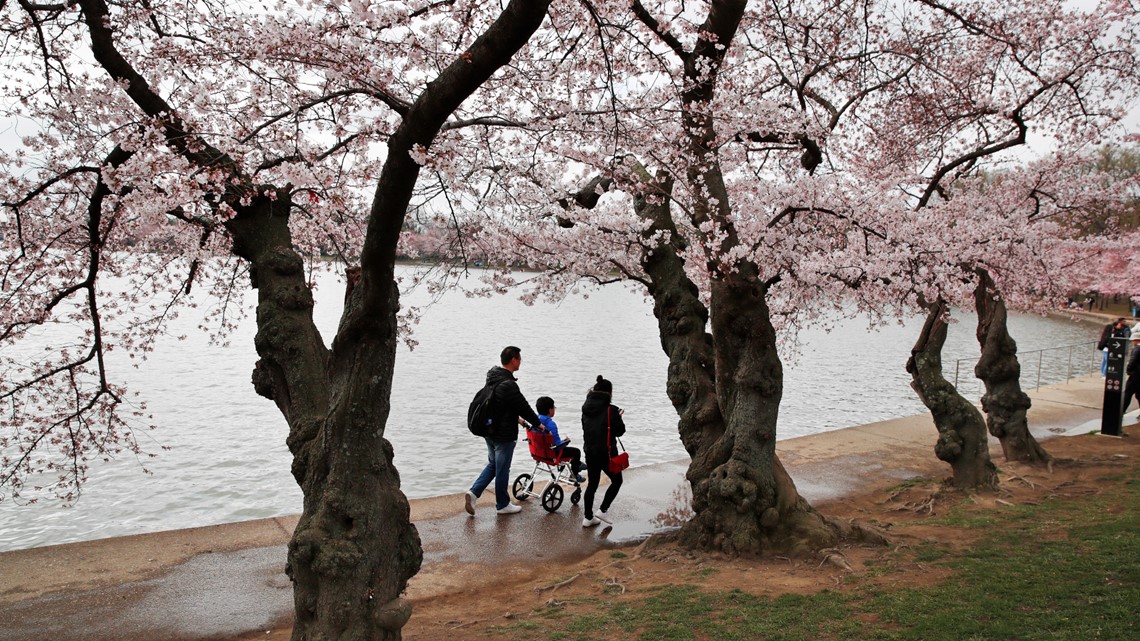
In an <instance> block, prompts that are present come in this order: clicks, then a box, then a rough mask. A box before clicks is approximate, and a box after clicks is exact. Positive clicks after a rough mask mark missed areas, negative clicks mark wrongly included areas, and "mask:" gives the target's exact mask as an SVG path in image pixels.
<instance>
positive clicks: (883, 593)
mask: <svg viewBox="0 0 1140 641" xmlns="http://www.w3.org/2000/svg"><path fill="white" fill-rule="evenodd" d="M1111 490H1112V491H1111V492H1106V493H1105V494H1102V495H1100V496H1094V497H1084V498H1080V499H1074V500H1070V501H1064V502H1057V501H1054V502H1048V503H1043V504H1041V505H1037V506H1018V507H1011V508H1008V509H1004V510H1000V511H995V512H992V513H987V514H985V515H979V514H977V513H972V512H971V511H969V510H967V509H964V508H962V509H955V510H952V511H951V512H950V514H949V515H948V516H946V517H943V518H942V519H941V520H940V521H939V522H940V523H941V525H942V527H946V528H969V529H976V530H978V532H979V534H980V535H981V540H980V541H979V542H978V543H976V544H974V545H972V546H969V548H968V549H966V550H964V551H954V550H951V549H948V548H945V547H942V546H938V545H936V544H935V545H922V546H917V547H914V548H904V549H903V550H902V551H900V552H896V553H891V552H884V558H885V559H890V560H889V561H884V562H881V563H876V564H873V565H872V566H871V567H869V568H868V571H867V572H865V573H863V576H862V577H860V576H859V575H855V576H853V577H851V578H852V579H854V580H852V581H849V582H848V584H847V585H848V588H847V589H846V590H845V591H844V592H842V593H840V592H835V591H831V590H827V589H823V590H821V591H820V592H818V593H815V594H811V595H796V594H786V595H782V596H779V597H776V598H769V597H765V596H756V595H752V594H748V593H746V592H742V591H740V590H717V589H715V583H716V581H715V577H713V578H712V579H710V580H709V581H708V582H707V583H706V586H705V587H693V586H691V585H667V586H658V587H654V588H650V589H645V590H643V591H641V592H639V593H635V594H633V595H632V598H629V596H630V595H627V597H626V598H622V599H618V598H616V596H615V595H609V594H607V595H604V596H601V597H598V598H591V599H577V600H572V601H570V602H569V607H570V608H572V610H573V612H574V614H573V615H568V614H567V613H566V612H561V611H554V610H552V609H549V608H542V609H539V610H536V611H534V612H533V613H532V614H531V617H530V618H529V619H528V620H526V621H525V622H523V623H519V624H514V625H508V626H502V627H499V628H497V629H496V631H497V632H499V633H501V634H502V635H503V636H504V637H507V638H517V639H529V638H549V639H557V640H560V641H594V640H597V639H615V640H616V639H621V640H622V641H625V640H628V639H638V640H644V641H651V640H652V641H657V640H661V641H674V640H676V641H690V640H691V641H704V640H710V641H711V640H724V641H733V640H737V639H740V640H744V639H748V640H764V641H800V640H803V639H812V640H820V641H840V640H847V639H858V640H860V641H864V640H865V641H1070V640H1071V641H1085V640H1092V639H1096V640H1104V641H1115V640H1119V641H1125V640H1129V639H1140V508H1138V507H1137V506H1140V478H1138V477H1137V475H1136V473H1132V474H1130V475H1129V476H1128V478H1127V480H1125V481H1123V482H1122V483H1121V484H1120V485H1118V486H1114V487H1113V488H1111ZM931 522H933V521H931ZM913 562H917V563H922V564H926V565H936V566H941V567H945V568H948V569H949V570H950V572H949V577H948V578H947V579H945V580H943V581H942V582H940V583H938V584H937V585H933V586H929V587H918V588H916V587H905V588H898V587H892V585H893V584H892V582H891V580H890V575H891V573H892V572H895V571H896V570H894V568H895V567H899V566H900V565H903V564H907V563H913ZM634 587H635V586H634ZM583 610H585V611H584V612H583ZM536 625H537V627H535V626H536Z"/></svg>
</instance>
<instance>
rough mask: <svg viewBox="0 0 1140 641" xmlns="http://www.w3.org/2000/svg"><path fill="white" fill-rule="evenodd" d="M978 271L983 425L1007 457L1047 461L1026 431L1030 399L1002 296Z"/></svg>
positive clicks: (1034, 462)
mask: <svg viewBox="0 0 1140 641" xmlns="http://www.w3.org/2000/svg"><path fill="white" fill-rule="evenodd" d="M977 273H978V284H977V286H976V287H975V288H974V306H975V308H976V309H977V312H978V330H977V336H978V344H979V345H980V346H981V348H982V357H981V358H980V359H978V364H977V365H975V366H974V375H975V376H977V377H978V378H979V379H981V380H982V382H983V383H985V386H986V393H985V395H983V396H982V411H984V412H985V413H986V427H987V428H989V431H990V434H991V435H993V436H994V437H996V438H997V439H998V440H999V441H1001V449H1002V453H1003V454H1004V455H1005V459H1006V460H1007V461H1020V462H1022V463H1029V464H1031V465H1042V466H1043V465H1048V464H1049V462H1050V461H1051V460H1052V457H1051V456H1049V453H1048V452H1046V451H1045V450H1044V448H1042V447H1041V445H1040V444H1039V443H1038V442H1037V439H1035V438H1033V434H1031V433H1030V432H1029V423H1028V421H1027V420H1026V416H1025V414H1026V412H1027V411H1029V407H1030V405H1031V404H1032V403H1031V401H1030V400H1029V395H1028V394H1026V393H1025V392H1023V391H1022V390H1021V383H1020V379H1021V364H1020V363H1018V361H1017V342H1016V341H1014V340H1013V337H1012V336H1010V335H1009V330H1008V328H1007V326H1006V319H1007V313H1006V307H1005V300H1003V299H1002V296H1001V292H999V291H998V290H997V286H996V285H995V284H994V281H993V278H991V277H990V274H989V272H987V271H986V270H984V269H978V270H977Z"/></svg>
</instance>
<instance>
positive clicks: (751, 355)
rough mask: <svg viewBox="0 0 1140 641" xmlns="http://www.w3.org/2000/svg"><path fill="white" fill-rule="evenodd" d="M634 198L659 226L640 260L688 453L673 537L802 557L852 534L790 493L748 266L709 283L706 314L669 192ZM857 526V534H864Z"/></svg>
mask: <svg viewBox="0 0 1140 641" xmlns="http://www.w3.org/2000/svg"><path fill="white" fill-rule="evenodd" d="M658 185H659V186H662V187H663V189H662V191H663V192H664V193H665V194H666V196H665V197H661V196H660V194H657V195H656V196H655V197H650V198H648V199H647V198H638V199H637V202H636V207H637V210H638V213H639V214H640V215H641V216H642V217H643V218H646V219H647V220H650V221H651V222H652V223H653V225H652V226H651V227H650V229H648V230H647V232H646V233H647V237H648V236H651V235H653V234H655V233H658V232H667V233H668V236H669V238H670V241H669V242H666V243H664V244H659V245H657V246H655V247H652V249H651V250H650V251H648V252H647V253H646V254H645V257H644V258H643V260H642V266H643V268H644V270H645V272H646V275H647V276H648V279H647V281H648V282H647V285H648V288H649V292H650V294H651V295H652V297H653V301H654V305H653V313H654V315H655V316H656V317H657V324H658V328H659V330H660V333H661V346H662V348H663V349H664V351H665V353H666V354H667V355H668V356H669V371H668V380H667V393H668V395H669V399H670V400H671V401H672V402H673V407H674V408H675V409H676V410H677V413H678V415H679V416H680V421H679V423H678V429H679V431H680V435H681V441H682V443H683V444H684V446H685V449H686V450H687V451H688V453H689V456H690V457H692V463H691V464H690V465H689V469H688V472H687V474H686V478H687V480H688V481H689V484H690V486H691V487H692V491H693V503H692V508H693V512H694V516H693V518H692V519H691V520H690V521H689V522H687V523H686V524H685V525H684V526H682V529H681V532H680V542H681V543H682V544H683V545H688V546H691V547H695V548H701V549H713V550H720V551H723V552H726V553H729V554H742V555H755V554H759V553H761V552H771V551H781V552H790V553H794V554H806V553H809V552H812V551H816V550H819V549H822V548H826V547H831V546H833V545H834V544H835V542H836V540H837V539H838V537H839V536H840V535H843V534H850V533H852V530H851V529H850V528H848V527H845V525H844V524H840V523H832V522H829V521H827V520H825V519H824V518H822V517H821V516H820V515H819V514H818V513H817V512H816V511H815V510H814V509H813V508H812V507H811V505H810V504H809V503H808V502H807V501H806V500H805V499H804V498H803V497H801V496H800V495H799V493H798V492H797V491H796V487H795V483H793V482H792V479H791V477H790V476H789V475H788V474H787V472H786V471H785V470H784V467H783V466H782V465H781V464H780V460H779V459H778V458H777V457H776V417H777V412H778V410H779V404H780V397H781V394H782V391H783V370H782V367H781V364H780V359H779V356H778V355H777V353H776V335H775V331H774V329H773V328H772V324H771V322H770V318H769V311H768V306H767V303H766V300H765V295H766V287H765V286H764V285H763V284H762V283H760V282H759V280H758V279H757V277H756V273H755V270H754V269H742V270H741V271H740V272H739V273H735V274H733V275H732V276H729V277H721V278H718V279H716V281H715V282H714V284H713V291H712V309H713V313H712V325H711V327H712V333H711V334H710V333H709V332H707V331H706V323H707V321H708V320H709V312H708V309H706V307H705V305H704V304H702V303H701V301H700V299H699V298H698V290H697V286H696V285H695V284H694V283H693V282H692V281H691V280H690V279H689V278H688V276H687V275H686V274H685V271H684V260H683V259H682V258H681V257H680V256H679V255H678V250H679V243H680V242H681V240H680V236H678V235H677V230H676V227H675V226H674V223H673V220H672V218H671V214H670V212H669V209H670V208H669V200H668V196H667V194H668V193H669V191H670V190H671V189H670V187H671V185H670V182H669V181H668V179H666V178H664V177H663V176H662V177H659V181H658ZM859 532H861V533H863V531H862V530H859Z"/></svg>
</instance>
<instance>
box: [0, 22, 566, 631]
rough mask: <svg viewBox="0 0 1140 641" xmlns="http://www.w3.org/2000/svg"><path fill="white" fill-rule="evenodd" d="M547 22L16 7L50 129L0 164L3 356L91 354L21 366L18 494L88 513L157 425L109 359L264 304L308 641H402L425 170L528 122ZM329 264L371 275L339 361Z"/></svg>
mask: <svg viewBox="0 0 1140 641" xmlns="http://www.w3.org/2000/svg"><path fill="white" fill-rule="evenodd" d="M549 4H550V3H549V2H543V1H536V0H513V1H511V2H508V3H504V4H502V5H500V4H499V3H493V6H491V5H489V4H488V3H480V2H463V1H460V0H442V1H439V2H407V3H403V2H354V3H351V5H342V4H341V3H333V2H306V3H297V4H296V5H294V4H292V3H289V2H282V3H278V4H276V5H275V6H274V7H271V8H270V7H263V6H260V5H258V4H256V3H253V4H244V3H226V2H215V1H214V0H205V1H203V2H195V3H159V4H153V3H148V2H137V3H108V2H106V1H105V0H76V1H75V2H67V3H41V2H31V1H21V2H14V3H3V4H2V5H0V6H2V10H3V13H2V14H0V16H2V17H0V29H3V32H4V34H5V36H6V45H5V49H4V52H3V56H4V59H5V67H4V73H5V77H4V80H5V91H6V92H7V96H6V97H7V100H8V102H7V103H6V104H7V105H8V115H9V117H13V118H17V119H20V120H19V122H21V123H28V122H31V123H33V126H34V127H36V131H35V133H32V134H29V135H26V136H25V137H24V139H23V148H22V150H19V151H15V152H8V153H5V154H4V156H3V157H2V159H0V161H2V162H3V165H4V168H5V184H4V188H3V194H2V196H0V200H2V201H3V205H4V211H5V219H4V227H3V233H4V239H5V247H4V250H3V254H2V256H3V276H2V278H3V280H2V281H0V292H2V296H3V305H2V310H3V311H2V312H0V341H3V342H4V343H5V344H6V345H10V344H13V343H17V342H19V341H21V340H24V339H27V338H31V336H30V335H31V334H34V333H35V332H36V330H37V328H40V327H44V326H46V325H52V324H57V323H66V324H70V325H73V326H76V327H79V328H80V329H79V332H78V335H77V336H74V337H69V339H71V340H72V341H74V342H72V343H70V344H69V345H65V346H63V348H62V349H60V350H59V351H58V352H56V353H55V355H54V356H49V358H47V359H46V360H42V361H41V362H39V363H28V362H20V361H18V360H17V359H16V358H14V357H13V358H9V357H8V356H7V353H6V355H5V362H4V366H5V369H4V371H3V375H2V378H0V398H2V399H3V401H4V403H5V406H6V411H5V414H4V418H3V419H0V421H2V423H0V430H2V431H0V450H2V455H3V457H4V458H3V461H2V468H0V482H2V484H3V486H4V487H6V488H7V489H8V491H9V492H11V493H12V494H13V495H18V494H19V493H20V492H24V491H27V490H30V489H34V488H31V487H27V486H26V485H25V481H27V480H28V479H32V482H33V483H34V484H38V483H40V481H39V480H38V479H40V478H42V475H43V474H45V473H46V474H47V475H48V482H47V484H48V486H49V487H48V489H54V490H55V491H57V492H59V493H61V494H64V495H68V494H73V493H74V491H75V489H76V488H77V486H78V485H79V484H80V483H81V482H82V481H83V479H84V477H85V474H86V469H87V465H88V461H89V460H90V459H92V458H98V457H108V456H113V455H114V454H116V453H118V452H121V451H122V450H123V449H127V450H137V449H138V445H137V440H136V439H134V437H133V432H132V431H131V430H132V429H133V428H134V427H136V426H137V420H138V419H139V418H145V417H139V416H135V415H134V414H133V413H132V410H131V409H130V405H129V403H128V401H129V396H128V391H127V390H125V389H124V388H123V387H122V386H121V385H118V384H116V383H115V382H114V381H115V372H114V370H113V369H112V368H111V367H110V366H109V365H108V361H107V359H106V356H107V354H108V352H110V351H111V350H114V349H122V350H131V351H135V352H138V353H140V354H144V353H145V352H146V351H147V350H148V349H149V348H150V346H151V344H152V342H153V340H154V337H155V336H156V335H157V334H158V333H159V332H162V331H163V330H164V328H165V326H166V323H167V321H168V320H169V318H170V317H171V316H172V315H173V314H175V313H177V311H178V310H179V309H180V306H182V305H183V304H185V303H186V301H187V299H188V297H189V296H190V293H191V290H192V288H194V287H200V286H205V287H207V288H209V290H210V293H211V299H212V300H214V301H216V302H218V301H220V302H218V307H219V308H220V309H222V310H227V309H229V306H227V305H226V301H228V300H232V299H233V297H235V296H239V295H240V291H241V289H242V288H244V287H248V286H252V287H253V288H254V289H255V290H256V292H257V328H258V329H257V335H256V338H255V346H256V348H257V352H258V356H259V360H258V361H257V364H256V367H255V369H254V372H253V384H254V387H255V389H256V390H257V392H258V393H259V394H261V395H263V396H265V397H267V398H269V399H272V400H273V401H274V402H275V403H276V404H277V406H278V408H279V409H280V410H281V413H282V415H283V416H284V418H285V420H286V422H287V423H288V426H289V436H288V445H289V448H290V450H291V451H292V453H293V456H294V459H293V470H292V471H293V474H294V476H295V478H296V480H297V482H298V483H299V484H300V486H301V488H302V490H303V493H304V510H303V513H302V515H301V519H300V523H299V524H298V526H297V528H296V530H295V532H294V533H293V537H292V540H291V541H290V544H289V553H288V554H289V558H288V566H287V571H288V574H289V576H290V577H291V579H292V581H293V583H294V594H295V604H296V623H295V628H294V633H293V634H294V638H296V639H398V638H399V637H400V630H401V628H402V626H403V625H404V623H405V622H406V621H407V618H408V616H409V615H410V612H411V606H410V604H409V603H408V602H407V601H405V600H403V599H401V598H400V594H401V593H402V592H403V590H404V589H405V587H406V585H407V582H408V579H409V578H410V577H411V576H412V575H414V574H415V573H416V571H417V570H418V569H419V566H420V563H421V558H422V551H421V548H420V541H419V536H418V534H417V532H416V529H415V527H414V526H413V525H412V524H411V523H410V521H409V507H408V502H407V500H406V498H405V496H404V495H403V493H402V492H401V491H400V480H399V475H398V473H397V471H396V469H395V467H394V466H393V464H392V455H393V452H392V447H391V445H390V444H389V442H388V441H387V440H386V439H385V438H384V432H385V427H386V422H387V418H388V411H389V396H390V392H391V385H392V377H393V375H394V373H393V367H394V360H395V346H396V340H397V334H398V319H397V311H398V310H399V300H398V294H397V289H396V285H395V280H394V260H395V256H396V248H397V244H398V241H399V238H400V232H401V229H402V227H403V224H404V221H405V219H406V215H407V212H408V210H409V208H410V207H412V201H413V198H414V197H415V190H416V185H417V181H418V179H419V177H420V176H421V174H423V173H424V170H423V166H424V164H425V162H424V157H425V155H426V154H427V153H428V152H429V151H440V148H443V150H446V148H447V146H448V145H449V144H450V142H451V141H453V140H458V139H461V138H462V137H463V136H464V135H465V133H464V132H465V131H466V130H467V129H469V128H480V127H487V126H494V125H499V124H506V123H509V122H510V120H509V119H508V118H505V117H504V115H503V114H505V113H507V108H508V107H509V105H510V104H512V103H513V102H514V99H513V97H512V96H513V94H514V92H516V90H517V89H516V88H517V87H519V86H520V85H522V84H523V82H522V79H521V78H520V76H521V75H523V71H522V70H521V69H520V68H517V67H511V66H509V65H508V63H509V62H510V61H511V58H512V56H514V55H515V54H516V53H518V52H519V50H520V49H522V48H523V47H525V46H527V43H528V40H530V39H531V37H532V36H533V35H534V33H535V32H536V31H537V30H538V29H539V27H540V25H541V24H542V23H543V22H544V20H545V19H546V14H547V9H548V6H549ZM540 41H541V39H539V42H536V43H535V44H534V46H535V47H536V49H535V51H538V50H540V49H541V48H542V47H543V46H544V44H543V43H541V42H540ZM554 41H556V39H554ZM541 58H542V56H541V55H539V54H537V53H536V54H535V56H534V59H536V60H541ZM555 60H557V58H555ZM368 191H371V192H372V195H371V197H368V196H367V195H366V194H367V193H368ZM321 250H325V251H335V252H336V253H337V254H339V255H341V256H343V257H345V258H346V259H347V260H349V261H350V262H352V263H353V266H354V267H355V268H356V269H354V270H353V272H354V274H356V275H357V277H356V278H355V279H352V280H351V281H350V282H351V286H350V287H349V291H348V292H347V293H346V302H345V309H344V312H343V316H342V317H341V322H340V326H339V328H338V330H337V333H336V336H335V337H334V338H333V340H332V342H331V345H327V346H326V344H325V342H324V340H323V339H322V337H321V336H320V334H319V333H318V331H317V329H316V327H315V325H314V324H313V315H312V307H313V297H312V291H311V284H310V282H309V279H308V277H307V271H306V268H305V263H306V260H307V259H316V258H318V257H319V253H320V251H321ZM115 279H118V280H122V281H126V283H127V286H126V287H124V288H123V289H124V290H125V292H126V293H122V294H119V293H116V291H115V288H114V287H108V286H106V285H105V283H107V282H108V281H113V280H115ZM221 313H222V314H224V313H226V312H225V311H223V312H221ZM215 320H218V321H219V322H220V323H221V324H222V325H223V329H224V324H225V318H224V316H221V317H218V318H217V319H215ZM37 475H39V476H37Z"/></svg>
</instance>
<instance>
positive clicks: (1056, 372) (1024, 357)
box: [954, 341, 1102, 395]
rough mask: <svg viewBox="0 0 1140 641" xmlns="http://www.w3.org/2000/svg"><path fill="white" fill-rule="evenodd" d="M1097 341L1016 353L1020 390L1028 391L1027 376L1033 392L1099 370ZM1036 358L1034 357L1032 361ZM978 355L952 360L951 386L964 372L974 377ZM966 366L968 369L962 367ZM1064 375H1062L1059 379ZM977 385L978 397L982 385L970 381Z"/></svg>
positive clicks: (1099, 357) (1099, 361)
mask: <svg viewBox="0 0 1140 641" xmlns="http://www.w3.org/2000/svg"><path fill="white" fill-rule="evenodd" d="M1096 343H1097V342H1096V341H1084V342H1082V343H1073V344H1072V345H1061V346H1060V347H1046V348H1044V349H1033V350H1028V351H1024V352H1021V351H1019V352H1018V353H1017V360H1018V362H1019V363H1021V387H1022V388H1023V389H1024V388H1027V387H1030V385H1028V384H1027V381H1026V378H1027V377H1029V382H1032V383H1033V385H1032V387H1033V388H1034V389H1040V388H1041V384H1042V382H1044V383H1045V384H1046V385H1055V384H1057V383H1067V382H1069V381H1070V380H1071V379H1072V378H1073V377H1075V376H1085V375H1087V374H1092V373H1093V372H1095V371H1097V370H1098V369H1100V363H1101V358H1102V353H1101V351H1100V350H1098V349H1096ZM1074 353H1075V354H1076V355H1077V363H1076V366H1075V367H1074V364H1073V354H1074ZM1034 355H1036V358H1034ZM979 358H981V357H980V356H975V357H972V358H959V359H957V360H955V361H954V387H956V388H958V390H959V392H961V391H962V390H961V388H960V387H959V386H958V381H959V375H960V374H961V373H962V372H963V371H965V372H966V373H967V375H968V376H970V377H971V378H973V374H974V365H975V364H976V363H977V362H978V359H979ZM1034 361H1036V363H1035V364H1036V367H1035V370H1036V380H1035V381H1034V378H1033V377H1034V373H1033V372H1034V367H1033V366H1034ZM964 363H965V364H967V367H968V369H966V368H964V367H963V364H964ZM1062 365H1063V367H1062ZM1062 373H1063V376H1062ZM973 380H974V381H975V382H976V383H977V388H978V390H977V391H978V394H979V395H980V394H981V393H982V392H983V391H984V389H983V385H982V382H981V381H980V380H978V379H976V378H975V379H973Z"/></svg>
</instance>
